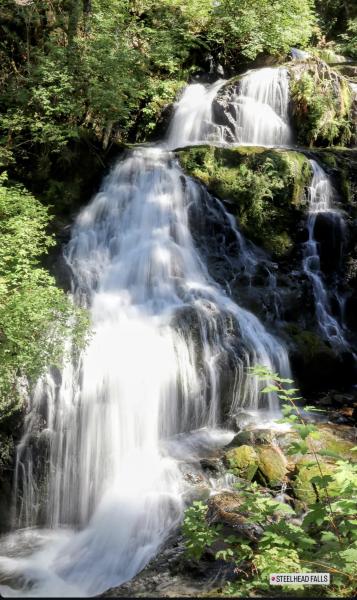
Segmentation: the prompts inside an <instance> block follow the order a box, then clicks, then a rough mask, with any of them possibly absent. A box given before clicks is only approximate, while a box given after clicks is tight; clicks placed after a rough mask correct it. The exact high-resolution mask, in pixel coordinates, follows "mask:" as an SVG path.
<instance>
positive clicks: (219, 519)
mask: <svg viewBox="0 0 357 600" xmlns="http://www.w3.org/2000/svg"><path fill="white" fill-rule="evenodd" d="M241 504H242V500H241V496H240V494H239V493H237V492H222V493H220V494H216V495H215V496H212V497H211V498H210V499H209V501H208V512H207V520H208V522H209V523H211V524H221V525H223V526H224V527H225V528H226V529H227V534H228V535H229V533H231V534H232V533H238V534H239V535H243V536H244V537H247V538H249V539H250V540H251V541H256V540H258V539H259V537H260V536H261V535H262V533H263V529H262V528H261V527H260V525H257V524H255V523H250V522H248V521H247V518H246V516H245V515H242V514H241V511H240V506H241ZM230 530H233V531H230Z"/></svg>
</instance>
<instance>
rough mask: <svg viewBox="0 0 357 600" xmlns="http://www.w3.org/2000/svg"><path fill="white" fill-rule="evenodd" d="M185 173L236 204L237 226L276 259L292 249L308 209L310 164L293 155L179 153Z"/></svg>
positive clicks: (217, 150) (203, 149)
mask: <svg viewBox="0 0 357 600" xmlns="http://www.w3.org/2000/svg"><path fill="white" fill-rule="evenodd" d="M178 156H179V160H180V162H181V165H182V167H183V168H184V170H185V171H186V172H187V173H188V174H189V175H191V176H192V177H195V178H196V179H198V180H199V181H201V182H202V183H203V184H204V185H205V186H206V187H207V188H208V190H209V191H210V192H211V193H212V194H213V195H215V196H218V197H219V198H221V199H222V200H227V201H229V202H231V203H233V204H234V212H235V214H236V216H237V218H238V220H239V225H240V227H241V229H242V231H243V233H244V234H246V235H247V236H248V237H249V238H250V239H252V240H253V241H254V242H255V243H257V244H259V245H261V246H263V247H264V248H265V249H266V250H268V251H269V252H271V253H272V254H273V255H275V256H277V257H281V256H285V255H287V254H288V253H289V251H290V250H291V249H292V247H293V244H294V240H295V237H296V229H297V228H296V223H297V222H298V221H299V219H301V218H303V215H304V211H305V208H306V202H307V201H306V194H305V190H306V188H307V186H308V185H309V183H310V180H311V166H310V163H309V161H308V159H307V158H306V157H305V156H304V154H301V153H299V152H296V151H294V150H282V149H267V148H260V147H249V148H242V147H238V148H222V147H213V146H195V147H193V148H185V149H182V150H180V151H178Z"/></svg>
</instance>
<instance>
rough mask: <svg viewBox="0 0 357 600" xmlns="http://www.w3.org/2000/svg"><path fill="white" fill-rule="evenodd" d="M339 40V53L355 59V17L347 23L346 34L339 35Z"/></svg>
mask: <svg viewBox="0 0 357 600" xmlns="http://www.w3.org/2000/svg"><path fill="white" fill-rule="evenodd" d="M340 40H341V41H340V44H339V49H340V52H341V53H342V54H345V55H347V56H350V57H351V58H357V17H356V18H355V19H350V20H349V21H348V25H347V29H346V33H343V34H341V36H340Z"/></svg>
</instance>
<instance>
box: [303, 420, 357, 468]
mask: <svg viewBox="0 0 357 600" xmlns="http://www.w3.org/2000/svg"><path fill="white" fill-rule="evenodd" d="M307 441H308V444H309V446H311V447H312V446H313V447H314V448H315V450H327V451H328V452H334V453H335V454H337V455H338V456H340V457H341V458H342V459H344V460H352V461H353V462H355V460H356V459H357V456H356V454H355V453H354V452H352V448H354V447H355V444H354V443H353V442H352V441H350V440H346V439H343V438H341V437H340V436H338V435H336V434H335V433H333V432H332V431H330V430H329V428H328V427H319V438H318V439H315V438H314V439H311V438H310V436H309V437H308V438H307Z"/></svg>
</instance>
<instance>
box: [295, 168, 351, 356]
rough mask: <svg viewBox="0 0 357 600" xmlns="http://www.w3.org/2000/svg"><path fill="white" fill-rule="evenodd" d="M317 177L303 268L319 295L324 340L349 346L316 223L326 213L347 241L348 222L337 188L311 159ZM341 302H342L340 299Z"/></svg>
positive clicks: (312, 186) (312, 188) (312, 187)
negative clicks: (335, 203) (336, 200)
mask: <svg viewBox="0 0 357 600" xmlns="http://www.w3.org/2000/svg"><path fill="white" fill-rule="evenodd" d="M310 164H311V168H312V172H313V176H312V180H311V184H310V187H309V214H308V220H307V230H308V236H309V237H308V240H307V242H306V244H305V249H304V258H303V269H304V271H305V273H306V275H307V276H308V278H309V279H310V281H311V284H312V289H313V293H314V298H315V308H316V318H317V323H318V327H319V329H320V332H321V334H322V336H323V338H324V339H326V340H328V341H329V342H330V343H331V345H332V347H337V348H347V347H348V342H347V341H346V339H345V336H344V332H343V327H342V326H341V323H340V322H339V320H338V319H337V317H335V316H334V315H333V312H332V309H331V304H330V300H329V296H328V292H327V289H326V285H325V283H324V277H323V275H322V273H321V266H320V253H319V244H318V242H317V241H316V239H315V228H316V222H317V219H318V217H319V215H324V217H325V219H327V221H328V222H329V224H330V227H331V230H332V231H333V230H335V231H337V233H338V237H339V239H341V240H343V238H344V230H345V224H344V220H343V217H342V215H341V213H340V212H339V211H338V210H336V209H334V208H333V199H334V189H333V186H332V184H331V181H330V179H329V177H328V175H327V174H326V173H325V171H324V170H323V169H322V167H320V165H319V164H318V163H317V162H316V161H315V160H310ZM339 304H340V305H341V301H340V302H339Z"/></svg>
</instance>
